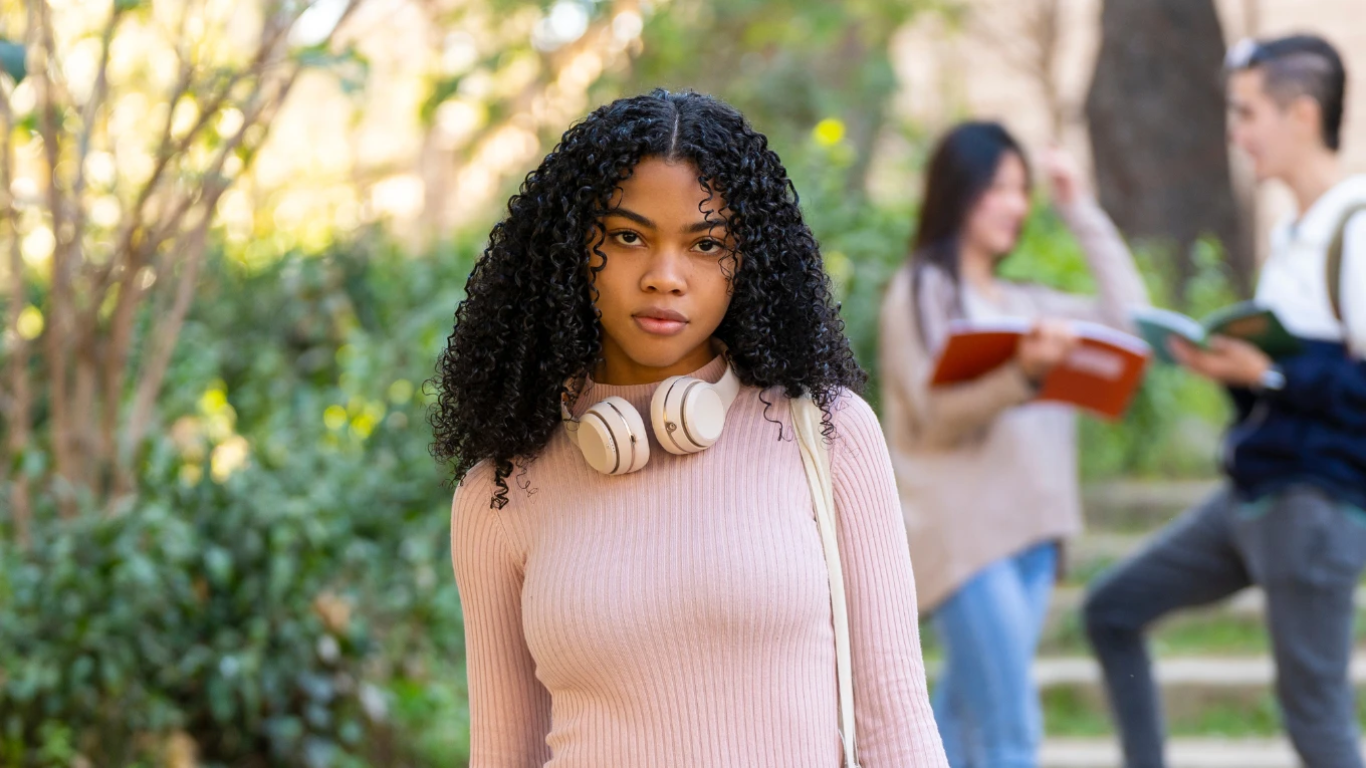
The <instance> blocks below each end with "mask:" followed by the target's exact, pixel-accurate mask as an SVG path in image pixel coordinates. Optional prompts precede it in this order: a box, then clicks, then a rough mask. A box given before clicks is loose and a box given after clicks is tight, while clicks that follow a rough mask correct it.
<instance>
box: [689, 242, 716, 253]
mask: <svg viewBox="0 0 1366 768" xmlns="http://www.w3.org/2000/svg"><path fill="white" fill-rule="evenodd" d="M693 247H694V248H696V249H697V250H698V251H700V252H702V253H716V252H717V251H719V250H721V244H720V243H718V242H716V241H715V240H703V241H702V242H700V243H698V244H697V245H695V246H693Z"/></svg>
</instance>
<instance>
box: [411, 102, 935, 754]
mask: <svg viewBox="0 0 1366 768" xmlns="http://www.w3.org/2000/svg"><path fill="white" fill-rule="evenodd" d="M466 291H467V298H466V300H465V301H464V302H463V303H462V304H461V305H460V307H459V309H457V310H456V316H455V330H454V332H453V333H452V334H451V337H450V340H449V345H448V347H447V349H446V351H445V353H444V354H443V355H442V357H441V360H440V363H439V366H438V376H437V383H438V386H439V390H440V392H439V397H438V401H437V404H436V406H435V409H434V412H433V419H432V420H433V425H434V427H435V430H436V442H435V452H436V453H437V455H438V456H439V457H440V458H443V459H446V460H450V461H452V462H453V463H454V469H455V474H456V476H457V477H461V476H463V481H462V482H461V484H460V486H459V488H458V489H457V490H456V493H455V499H454V503H453V509H452V522H451V527H452V534H451V539H452V557H453V560H454V565H455V573H456V579H457V582H458V585H459V588H460V595H461V600H462V605H463V609H464V614H465V631H466V652H467V664H468V670H469V690H470V716H471V731H472V735H471V741H472V751H473V759H472V762H471V765H472V766H474V768H491V767H495V766H496V767H501V766H542V765H546V766H555V767H556V768H578V767H579V766H584V767H590V766H591V767H593V768H596V767H598V766H604V765H621V766H659V767H665V766H679V767H680V768H681V767H683V766H688V767H691V766H722V765H726V766H774V767H775V768H777V767H779V766H781V767H782V768H788V767H789V766H817V767H824V768H836V766H838V765H839V763H840V760H841V758H840V753H841V744H840V736H839V733H838V728H837V724H838V720H839V718H838V705H837V701H838V696H837V692H836V677H835V646H834V636H833V630H832V618H831V617H832V614H831V602H830V600H831V595H830V590H829V586H828V581H827V578H828V576H827V567H826V561H825V558H824V556H823V552H822V549H821V543H820V538H819V534H818V531H817V527H816V524H815V522H814V521H813V516H812V515H813V511H812V510H813V507H812V497H811V495H810V493H809V491H808V486H807V481H806V475H805V473H804V470H803V465H802V460H801V456H800V452H799V449H798V446H797V444H796V443H795V442H794V441H793V437H792V436H793V432H792V424H791V418H790V415H789V407H788V404H789V397H792V396H796V395H799V394H801V393H803V392H805V393H810V394H811V395H812V397H813V399H814V400H815V402H816V403H817V404H819V405H820V406H821V408H822V410H823V411H824V412H825V414H826V418H825V422H826V429H827V436H828V437H829V439H830V441H831V456H832V477H833V484H834V493H835V506H836V512H837V515H838V519H839V524H840V553H841V555H842V559H843V565H844V569H845V579H846V585H847V593H848V596H849V613H850V630H851V635H852V649H853V653H852V655H853V662H854V669H853V682H854V692H855V710H856V713H857V716H858V729H857V735H858V743H859V745H860V747H861V750H860V751H861V757H862V763H863V765H864V766H865V768H880V767H881V766H943V765H945V763H944V756H943V750H942V747H941V746H940V743H939V737H938V734H937V732H936V729H935V728H934V724H933V715H932V713H931V710H930V707H929V701H928V695H927V692H926V687H925V677H924V668H923V664H922V661H921V654H920V641H919V636H918V633H917V630H916V606H915V598H914V584H913V580H912V576H911V563H910V558H909V556H908V552H907V547H906V544H905V538H904V533H903V529H902V525H901V519H900V515H899V505H898V503H897V499H896V488H895V483H894V480H893V478H892V471H891V466H890V462H889V459H888V457H887V453H886V448H885V443H884V442H883V439H882V434H881V431H880V429H879V426H878V422H877V420H876V419H875V418H874V415H873V413H872V411H871V409H870V408H869V407H868V406H867V405H866V404H865V403H864V402H863V401H862V400H860V399H859V398H858V397H857V396H855V395H854V394H852V393H851V390H853V389H856V388H857V387H859V386H860V384H861V383H862V380H863V374H862V372H861V371H860V370H859V368H858V365H857V364H856V363H855V361H854V359H853V356H852V354H851V352H850V349H849V345H848V342H847V340H846V339H845V337H844V333H843V324H842V323H841V321H840V318H839V315H838V313H837V311H836V309H835V307H834V306H833V304H832V301H831V297H830V292H829V281H828V280H827V278H826V275H825V273H824V272H823V270H822V266H821V258H820V253H819V251H818V249H817V246H816V242H815V240H814V238H813V237H812V235H811V232H810V230H808V229H807V227H806V225H805V224H804V223H803V222H802V216H801V212H800V210H799V209H798V207H797V197H796V193H795V192H794V190H793V188H792V184H791V182H790V181H789V179H788V178H787V173H786V171H785V170H784V168H783V166H782V164H781V163H780V162H779V160H778V157H777V156H776V155H775V154H774V153H773V152H772V151H770V150H769V149H767V140H766V139H765V138H764V136H762V135H761V134H759V133H756V132H755V131H754V130H753V129H752V128H751V127H750V126H749V125H748V124H747V123H746V122H745V121H744V119H743V118H742V117H741V116H740V114H739V113H737V112H736V111H735V110H734V109H732V108H730V107H728V106H726V105H724V104H722V103H720V102H717V101H715V100H713V99H711V98H708V97H705V96H700V95H697V94H693V93H681V94H676V93H668V92H665V91H655V92H654V93H652V94H650V95H648V96H640V97H636V98H629V99H622V100H620V101H616V102H614V103H612V104H609V105H608V106H606V107H603V108H601V109H599V110H597V111H596V112H594V113H592V114H591V115H589V116H588V118H587V119H585V120H584V121H583V122H581V123H579V124H577V125H575V126H573V127H572V128H570V129H569V131H568V132H566V133H565V134H564V137H563V139H562V140H561V142H560V145H559V146H558V147H556V148H555V150H554V151H553V152H551V153H550V154H549V155H548V156H547V157H546V158H545V160H544V161H543V162H542V163H541V166H540V167H539V168H537V169H536V170H535V171H533V172H532V173H531V174H530V175H529V176H528V177H527V179H526V182H525V183H524V184H523V186H522V188H521V191H520V192H519V193H518V194H517V195H515V196H514V197H513V198H512V200H511V201H510V202H509V203H508V214H507V218H505V219H504V220H503V221H502V223H500V224H498V225H497V226H496V227H495V228H494V230H493V234H492V235H491V237H490V243H489V246H488V249H487V250H486V251H485V252H484V255H483V257H482V258H481V259H480V260H479V262H478V264H477V265H476V266H475V269H474V272H473V274H472V275H471V276H470V279H469V283H468V285H467V288H466ZM677 376H683V377H685V378H683V379H678V378H674V377H677ZM688 377H690V378H688ZM689 408H691V409H692V414H691V415H689V414H688V413H687V410H688V409H689ZM679 411H683V413H682V415H681V416H680V415H679ZM722 420H724V427H722V426H721V421H722Z"/></svg>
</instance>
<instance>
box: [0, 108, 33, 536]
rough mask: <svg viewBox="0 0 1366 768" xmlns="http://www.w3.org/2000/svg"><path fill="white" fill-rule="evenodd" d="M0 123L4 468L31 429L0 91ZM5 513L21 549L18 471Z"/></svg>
mask: <svg viewBox="0 0 1366 768" xmlns="http://www.w3.org/2000/svg"><path fill="white" fill-rule="evenodd" d="M0 119H3V120H4V123H5V125H4V131H5V132H4V136H3V137H0V200H3V206H0V224H2V225H3V226H4V227H5V230H6V231H7V234H8V235H9V249H8V250H9V273H10V274H9V278H10V279H9V293H10V302H9V311H8V312H7V313H6V318H5V332H6V334H7V335H8V337H9V343H10V345H12V346H10V347H9V349H8V354H7V357H8V358H9V359H8V361H7V363H8V366H7V368H8V370H6V372H5V373H6V378H7V379H8V380H9V397H8V398H6V402H5V409H4V414H5V423H6V432H7V435H6V437H7V440H6V444H5V446H4V447H3V449H0V462H3V464H4V468H5V469H6V470H8V468H9V467H10V466H11V465H12V464H13V462H14V459H15V457H17V456H18V455H19V453H20V452H21V451H24V450H27V449H28V441H29V433H30V430H31V428H32V425H31V420H32V414H31V413H30V410H31V408H32V403H31V400H30V398H31V395H30V393H29V387H28V385H29V380H28V365H29V343H28V341H27V340H26V339H24V337H23V336H22V335H20V333H19V317H20V316H21V315H22V314H23V311H24V305H25V304H26V303H27V299H26V296H25V294H24V260H23V257H22V255H21V254H20V252H19V222H18V216H17V215H16V211H15V208H14V196H13V194H12V193H11V192H10V190H11V189H12V186H11V185H12V184H13V183H14V110H13V109H12V108H11V106H10V102H9V97H8V96H6V95H5V93H4V92H3V91H0ZM9 490H10V515H11V518H12V519H13V520H14V532H15V538H16V539H17V540H18V542H19V545H20V546H21V547H27V546H28V542H29V524H30V521H31V519H32V510H31V509H30V508H29V499H28V491H29V489H28V477H27V476H26V475H25V474H24V471H23V469H22V468H21V469H20V471H19V473H18V475H17V476H16V477H15V478H14V481H13V483H12V484H11V485H10V489H9Z"/></svg>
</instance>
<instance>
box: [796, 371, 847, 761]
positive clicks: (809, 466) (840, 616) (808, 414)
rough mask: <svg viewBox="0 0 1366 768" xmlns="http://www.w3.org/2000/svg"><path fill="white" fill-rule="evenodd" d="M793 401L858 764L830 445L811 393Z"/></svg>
mask: <svg viewBox="0 0 1366 768" xmlns="http://www.w3.org/2000/svg"><path fill="white" fill-rule="evenodd" d="M791 402H792V426H793V427H795V428H796V431H797V445H798V446H800V447H801V452H802V466H803V467H805V468H806V483H807V485H808V486H810V488H811V498H812V499H813V500H814V501H815V507H816V527H817V528H819V529H820V532H821V544H822V545H823V546H824V547H825V564H826V566H827V567H828V568H829V570H830V612H831V615H832V617H833V618H834V622H835V679H836V683H837V684H838V686H839V695H840V740H841V741H842V742H843V745H844V766H845V768H858V748H857V747H856V745H855V742H854V675H853V666H854V665H853V659H852V656H851V654H850V652H849V608H848V605H847V604H846V602H845V592H844V567H843V566H842V565H840V548H839V541H838V539H837V536H836V532H835V488H834V481H833V479H832V478H831V474H830V448H829V446H827V445H826V442H825V437H824V435H823V434H821V432H822V426H821V417H822V414H821V409H820V406H818V405H816V403H815V402H814V401H812V399H811V398H810V397H809V396H803V397H800V398H796V399H794V400H792V401H791Z"/></svg>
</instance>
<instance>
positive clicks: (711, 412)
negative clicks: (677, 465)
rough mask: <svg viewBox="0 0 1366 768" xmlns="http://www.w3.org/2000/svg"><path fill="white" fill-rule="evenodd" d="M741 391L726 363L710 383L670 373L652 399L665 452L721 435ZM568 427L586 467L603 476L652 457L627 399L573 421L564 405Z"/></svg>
mask: <svg viewBox="0 0 1366 768" xmlns="http://www.w3.org/2000/svg"><path fill="white" fill-rule="evenodd" d="M739 392H740V379H739V377H737V376H736V375H735V371H734V370H732V369H731V368H730V366H726V373H725V375H723V376H722V377H721V380H720V381H718V382H716V383H715V384H710V383H708V382H705V381H703V380H701V379H698V378H694V377H692V376H670V377H669V378H667V379H665V380H664V381H662V382H660V384H659V388H658V389H656V390H655V393H654V396H653V397H651V398H650V423H651V425H652V426H653V427H654V433H655V439H657V440H658V441H659V444H660V445H662V446H664V450H666V451H668V452H669V453H673V454H677V455H680V456H683V455H686V454H689V453H699V452H701V451H705V450H706V449H708V448H710V447H711V446H712V445H713V444H715V443H716V441H717V440H719V439H721V430H722V428H723V427H724V426H725V424H726V412H727V411H728V410H730V406H731V403H734V402H735V396H736V395H737V394H739ZM560 413H561V415H562V416H563V417H564V426H565V431H566V432H568V433H569V440H570V441H571V442H572V443H574V445H576V446H578V448H579V451H580V452H582V453H583V458H584V459H585V460H587V461H588V465H589V466H591V467H592V468H593V469H596V470H597V471H599V472H601V473H603V474H604V475H625V474H629V473H631V472H636V471H639V470H640V469H641V468H643V467H644V466H645V464H646V463H647V462H649V460H650V440H649V437H648V435H647V433H646V432H645V422H644V420H643V419H641V417H640V414H639V413H638V412H636V409H635V407H634V406H632V405H631V404H630V403H628V402H626V400H625V399H624V398H620V397H609V398H607V399H605V400H603V401H601V402H598V403H595V404H594V405H593V406H592V407H590V408H589V409H588V410H587V411H585V412H584V414H583V416H582V417H580V418H579V419H577V420H575V419H574V418H573V417H572V416H571V415H570V414H569V408H568V406H567V405H565V404H564V403H561V404H560Z"/></svg>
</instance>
